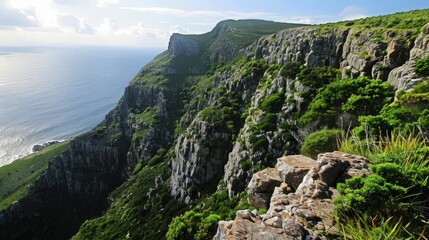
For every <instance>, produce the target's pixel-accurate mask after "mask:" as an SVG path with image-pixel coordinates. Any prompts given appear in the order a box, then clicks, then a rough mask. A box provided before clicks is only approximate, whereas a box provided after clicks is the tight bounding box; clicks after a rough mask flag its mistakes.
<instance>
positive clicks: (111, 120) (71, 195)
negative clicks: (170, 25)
mask: <svg viewBox="0 0 429 240" xmlns="http://www.w3.org/2000/svg"><path fill="white" fill-rule="evenodd" d="M425 11H426V12H427V11H428V10H423V11H422V12H425ZM419 13H420V12H419ZM427 20H428V19H427ZM359 21H361V20H359ZM226 23H228V24H232V23H237V22H234V21H233V22H228V21H226V22H224V23H223V24H226ZM242 23H249V21H248V22H246V21H244V22H238V24H242ZM258 23H261V24H262V23H264V22H258ZM228 24H226V25H222V24H218V25H217V26H216V27H215V28H214V29H213V31H211V32H209V33H206V34H203V35H199V36H192V35H191V36H188V35H178V34H174V35H173V36H172V37H171V39H170V43H169V49H168V50H167V51H166V52H164V53H161V54H160V55H159V56H157V57H156V58H155V59H154V61H152V62H151V63H149V64H148V65H147V66H145V67H144V68H142V70H141V71H140V72H139V73H138V74H137V75H136V77H135V78H134V79H133V80H132V81H131V83H130V85H129V86H128V87H127V88H126V90H125V93H124V96H123V97H122V98H121V100H120V102H119V103H118V106H117V107H115V109H114V110H112V111H111V112H110V113H109V114H107V116H106V118H105V120H104V121H103V122H102V123H100V124H99V125H98V126H97V127H96V128H95V129H94V130H93V131H91V132H89V133H86V134H83V135H82V136H79V137H77V138H76V139H75V140H73V141H72V142H71V143H70V144H71V146H70V149H69V150H68V151H66V152H64V153H63V154H62V156H61V157H57V158H55V159H54V160H52V161H51V162H50V164H49V167H48V169H47V171H46V172H45V173H43V174H42V175H41V177H40V179H39V180H38V181H37V182H36V183H35V186H34V188H33V189H34V190H33V191H32V192H31V193H30V195H29V196H27V197H25V198H24V199H22V200H20V201H18V202H17V203H15V204H13V205H12V206H11V207H10V208H9V209H6V210H4V211H2V212H1V214H0V224H1V225H2V229H3V230H2V231H0V235H1V236H6V237H10V238H19V237H23V236H37V237H40V238H45V239H48V238H66V237H69V236H70V235H71V234H74V233H75V231H76V230H77V229H78V228H79V226H80V231H79V233H78V234H77V235H76V236H75V237H74V238H75V239H86V238H92V237H95V236H97V234H99V235H98V236H105V237H107V236H109V234H112V235H111V236H110V238H121V237H125V236H127V235H128V236H131V238H148V239H149V238H155V237H156V236H159V234H161V235H165V232H166V231H167V228H168V224H169V221H165V220H164V221H163V219H164V218H166V219H171V218H173V217H174V216H177V215H179V214H180V213H182V212H183V211H184V210H185V209H187V206H185V205H183V203H186V204H190V205H191V206H192V204H193V203H194V202H195V201H198V199H200V198H203V197H204V196H207V194H211V193H213V192H215V191H216V190H220V191H225V190H227V194H228V195H229V197H230V199H231V201H238V199H237V196H238V195H240V194H241V193H242V192H243V190H244V189H245V187H246V185H247V183H248V182H249V181H250V179H251V177H252V175H253V173H255V172H257V171H258V170H261V169H263V168H264V167H267V166H271V165H272V164H273V162H274V161H275V160H276V158H277V157H281V156H283V155H288V154H296V153H299V149H298V146H300V145H302V143H303V141H304V138H305V137H306V136H307V135H308V134H309V133H311V132H315V131H317V130H319V129H320V128H322V127H323V125H322V124H321V123H319V122H317V121H316V122H311V123H309V124H306V125H304V126H302V125H299V124H298V118H297V116H298V117H299V116H300V115H302V114H303V113H304V112H305V110H306V109H307V108H308V106H309V104H310V103H309V101H311V98H312V97H314V96H315V94H316V93H317V92H318V90H317V89H318V88H320V87H322V86H324V84H327V83H329V81H331V80H330V78H335V76H336V75H338V74H339V75H342V77H343V78H349V77H351V78H357V77H360V76H367V77H373V78H377V79H383V80H387V81H388V82H389V83H391V84H392V85H393V86H395V87H396V90H398V91H400V90H410V89H411V88H412V87H413V86H415V85H416V84H417V83H418V82H421V81H422V78H421V77H418V76H417V75H416V74H415V73H414V71H413V67H414V65H415V60H416V58H421V57H425V56H426V55H428V54H429V48H428V42H429V37H428V36H427V34H428V33H427V32H428V31H429V30H428V29H429V25H427V24H426V26H425V27H423V26H421V27H420V29H421V30H422V31H420V32H419V33H418V34H417V35H416V34H415V33H412V34H407V33H406V32H405V33H404V32H403V31H402V30H398V32H397V33H395V34H397V35H392V37H390V35H387V36H383V35H382V37H383V39H385V40H386V41H388V42H389V43H388V44H387V43H384V42H383V41H381V42H377V41H375V42H373V41H372V39H373V38H372V37H373V36H374V35H377V33H376V32H375V31H374V32H371V29H369V30H368V31H367V32H361V33H359V34H357V31H355V30H354V29H352V28H347V27H348V26H345V25H347V24H349V23H348V22H344V23H342V24H344V27H345V29H340V28H335V27H334V28H332V29H330V31H328V32H325V29H323V27H317V26H310V27H301V28H292V29H289V30H282V31H280V32H277V31H273V32H271V33H270V34H266V33H267V31H270V30H267V31H265V32H263V33H261V32H258V33H252V34H250V37H249V36H248V35H246V34H245V35H243V37H242V38H241V37H240V36H239V37H236V38H234V36H229V35H222V34H225V33H229V32H231V29H230V26H229V25H228ZM354 24H356V23H354ZM398 24H399V23H398ZM232 25H234V24H232ZM225 26H226V27H225ZM279 26H283V27H284V26H285V25H281V24H280V25H279ZM291 26H296V25H291ZM277 27H278V26H275V27H274V28H277ZM246 31H247V30H246ZM365 31H366V30H365ZM392 31H393V30H392ZM238 32H239V31H238ZM393 32H394V31H393ZM213 35H215V38H213ZM255 35H258V36H259V37H258V38H256V36H255ZM261 35H268V36H261ZM219 36H220V37H219ZM395 37H396V38H395ZM414 37H415V38H414ZM403 38H405V39H406V40H410V41H411V42H412V43H413V44H408V45H405V44H403V42H401V41H400V40H402V39H403ZM249 39H250V40H251V39H255V40H257V41H256V42H255V43H253V41H250V40H249ZM258 39H259V40H258ZM243 42H244V45H245V46H243V45H241V44H243ZM252 43H253V44H252ZM383 51H384V53H383ZM233 59H235V60H233ZM288 63H289V65H287V64H288ZM291 63H299V65H297V66H298V69H296V67H294V66H293V64H291ZM301 65H302V66H301ZM286 66H287V67H286ZM312 67H326V68H324V69H323V70H322V71H323V72H324V73H326V76H325V77H326V78H327V80H325V81H327V82H321V83H320V85H318V83H314V82H313V81H310V83H308V82H307V83H306V82H305V81H304V80H303V79H301V80H299V78H298V81H297V80H296V79H295V77H296V76H297V73H296V71H298V72H299V71H303V70H302V69H305V68H309V69H310V68H312ZM333 68H341V73H339V70H336V69H333ZM285 69H286V70H288V69H291V71H292V73H288V72H287V71H286V70H285ZM293 69H295V70H293ZM294 71H295V73H294ZM311 71H312V70H311ZM300 74H301V75H302V74H303V73H300ZM310 75H311V72H310V73H309V75H308V76H305V77H307V78H309V77H310ZM316 80H318V79H316ZM253 95H254V96H253ZM342 114H343V113H342ZM341 116H342V117H344V116H345V113H344V114H343V115H341ZM350 123H352V124H357V121H356V119H354V118H353V117H350ZM273 124H274V125H273ZM121 184H122V185H121ZM138 186H142V187H141V189H140V190H139V188H138ZM118 187H119V188H118ZM115 189H116V190H115ZM112 191H113V193H111V192H112ZM109 194H110V195H109ZM170 194H171V195H172V196H173V198H171V197H170V196H169V195H170ZM55 196H56V197H55ZM109 196H110V197H109ZM67 198H68V199H67ZM64 199H67V200H68V201H65V200H64ZM108 199H110V201H109V202H110V209H109V210H108V211H107V213H105V214H104V215H103V216H102V217H100V218H96V219H94V220H91V221H86V222H85V223H84V224H83V225H82V226H81V224H82V222H83V221H84V220H85V219H89V218H90V217H93V216H97V215H100V214H101V213H102V212H103V211H104V209H105V208H106V207H107V206H108V204H109V202H108ZM234 199H235V200H234ZM46 201H47V202H49V203H50V204H52V206H55V207H56V208H55V209H57V211H61V210H62V211H63V212H62V214H64V215H69V214H70V215H71V214H76V213H79V214H77V215H76V216H78V217H77V218H78V219H74V220H73V221H68V220H69V219H67V216H64V215H62V214H60V215H62V216H55V214H54V216H52V215H50V214H51V213H49V212H50V211H51V210H49V209H47V208H46V206H43V205H44V204H43V202H46ZM70 206H72V207H70ZM122 206H123V207H124V208H126V209H127V211H125V212H122V211H121V210H120V208H121V207H122ZM125 206H127V207H125ZM83 209H85V210H87V211H88V210H90V211H88V212H87V213H86V214H83V215H81V214H82V212H81V211H82V210H83ZM26 212H36V213H38V215H37V216H35V215H33V216H32V215H26ZM118 216H120V217H118ZM143 216H151V218H150V219H146V220H144V221H143V220H142V221H140V220H139V218H141V217H143ZM108 218H110V220H108ZM35 219H36V220H37V223H38V224H36V225H34V227H33V228H26V227H25V226H28V225H29V224H30V223H31V222H32V221H34V220H35ZM122 219H127V221H129V222H127V223H126V224H124V221H122ZM67 223H68V224H69V227H70V228H69V229H67V231H63V232H62V233H59V232H55V231H54V230H53V229H57V228H58V229H61V228H62V227H63V226H64V225H65V224H67ZM151 223H155V224H159V226H160V230H162V232H153V233H150V232H149V231H150V230H151V229H150V224H151ZM109 226H110V228H109ZM145 228H146V230H145ZM17 229H24V230H21V232H18V231H15V230H17ZM12 232H15V233H12ZM16 232H18V233H16ZM127 232H128V234H127Z"/></svg>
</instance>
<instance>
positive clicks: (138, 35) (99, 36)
mask: <svg viewBox="0 0 429 240" xmlns="http://www.w3.org/2000/svg"><path fill="white" fill-rule="evenodd" d="M424 8H429V0H359V1H358V0H355V1H351V0H299V1H296V0H264V1H261V0H210V1H209V0H0V46H69V45H73V46H74V45H103V46H104V45H109V46H133V47H142V48H154V47H156V48H167V46H168V40H169V37H170V36H171V34H172V33H175V32H178V33H183V34H198V33H204V32H208V31H210V30H211V29H212V28H213V27H214V26H215V25H216V23H218V22H219V21H222V20H225V19H265V20H273V21H280V22H295V23H309V24H318V23H326V22H334V21H340V20H350V19H357V18H362V17H366V16H378V15H384V14H390V13H395V12H402V11H409V10H414V9H424Z"/></svg>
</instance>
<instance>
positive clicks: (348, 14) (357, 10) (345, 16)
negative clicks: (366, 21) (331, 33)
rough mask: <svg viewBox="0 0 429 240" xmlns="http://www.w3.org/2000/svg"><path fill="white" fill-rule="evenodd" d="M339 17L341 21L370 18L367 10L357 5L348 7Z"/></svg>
mask: <svg viewBox="0 0 429 240" xmlns="http://www.w3.org/2000/svg"><path fill="white" fill-rule="evenodd" d="M339 15H340V17H341V18H342V19H341V20H353V19H359V18H364V17H367V16H368V15H367V13H366V10H365V9H363V8H361V7H358V6H355V5H351V6H347V7H346V8H344V9H343V11H341V13H340V14H339Z"/></svg>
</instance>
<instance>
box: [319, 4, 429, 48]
mask: <svg viewBox="0 0 429 240" xmlns="http://www.w3.org/2000/svg"><path fill="white" fill-rule="evenodd" d="M427 22H429V9H423V10H413V11H409V12H401V13H394V14H389V15H384V16H376V17H368V18H362V19H357V20H351V21H341V22H336V23H327V24H321V25H318V26H316V27H318V28H320V33H321V34H323V33H327V32H331V31H332V30H334V29H352V30H353V31H354V32H355V33H356V34H358V35H359V34H364V33H368V32H372V36H371V39H373V40H381V41H385V39H383V38H384V37H383V33H385V32H388V31H390V32H393V33H394V35H395V37H401V38H402V39H405V38H404V36H400V35H403V34H404V33H406V32H409V33H411V35H410V36H409V38H411V39H415V38H416V37H417V36H418V35H419V34H420V33H421V30H422V27H423V26H424V25H425V24H426V23H427ZM407 38H408V37H407Z"/></svg>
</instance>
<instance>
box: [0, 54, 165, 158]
mask: <svg viewBox="0 0 429 240" xmlns="http://www.w3.org/2000/svg"><path fill="white" fill-rule="evenodd" d="M160 52H161V49H144V48H120V47H114V48H107V47H69V48H48V47H0V166H2V165H6V164H8V163H11V162H12V161H13V160H16V159H18V158H21V157H23V156H25V155H28V154H30V153H31V152H32V148H33V146H34V145H36V144H42V143H45V142H48V141H52V140H66V139H68V138H71V137H74V136H77V135H79V134H81V133H83V132H86V131H88V130H91V129H93V128H94V127H95V126H96V125H97V124H98V123H100V122H101V121H102V120H103V119H104V116H105V115H106V114H107V113H108V112H109V111H110V110H111V109H113V108H114V107H115V105H116V104H117V102H118V100H119V99H120V97H121V96H122V94H123V92H124V89H125V87H126V86H127V85H128V82H129V81H130V80H131V79H132V78H133V77H134V76H135V75H136V74H137V72H138V70H139V69H140V68H141V67H143V66H144V65H145V64H146V63H148V62H149V61H150V60H152V59H153V58H154V57H155V56H156V54H158V53H160Z"/></svg>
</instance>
